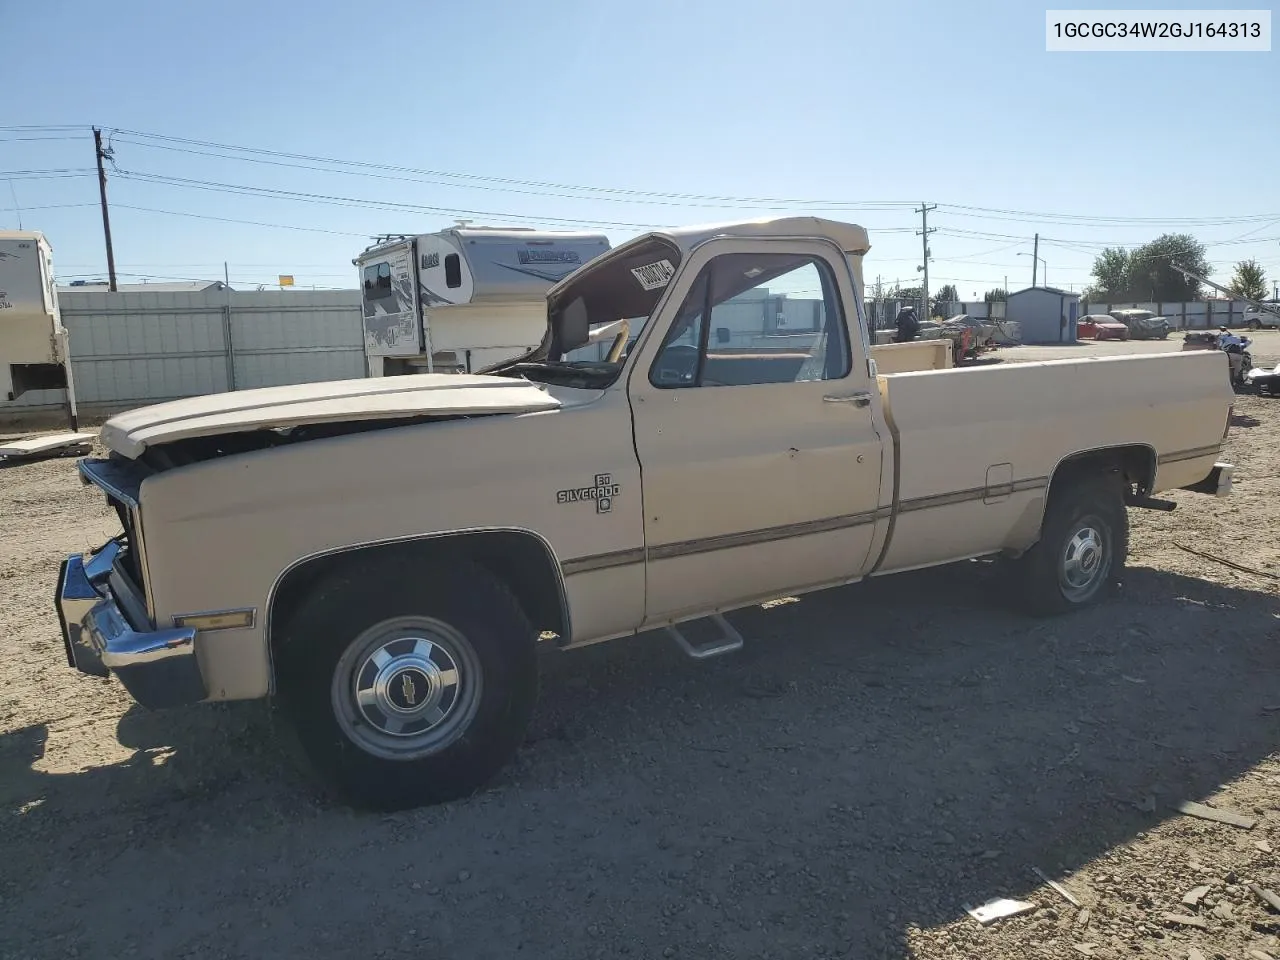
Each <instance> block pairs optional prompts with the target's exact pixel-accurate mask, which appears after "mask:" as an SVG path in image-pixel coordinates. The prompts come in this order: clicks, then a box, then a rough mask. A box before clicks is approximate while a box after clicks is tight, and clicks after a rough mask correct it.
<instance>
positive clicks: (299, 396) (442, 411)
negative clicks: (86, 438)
mask: <svg viewBox="0 0 1280 960" xmlns="http://www.w3.org/2000/svg"><path fill="white" fill-rule="evenodd" d="M559 406H560V401H558V400H557V399H555V398H554V397H552V396H551V395H550V394H549V393H547V392H546V390H545V389H543V387H542V386H541V385H539V384H535V383H530V382H529V381H527V380H519V379H512V378H509V377H492V376H482V375H475V374H457V373H425V374H414V375H410V376H395V377H373V378H367V379H360V380H331V381H327V382H323V383H304V384H296V385H290V386H284V387H264V388H259V389H256V390H237V391H233V392H231V393H215V394H209V395H206V396H199V397H187V398H185V399H182V400H174V401H171V402H169V403H160V404H155V405H154V406H149V407H141V408H139V409H137V410H130V411H129V412H128V413H122V414H120V415H119V416H115V417H112V418H111V419H110V420H108V421H107V422H106V423H105V424H104V425H103V427H102V432H101V434H100V439H101V441H102V443H103V444H104V445H105V446H106V447H107V448H108V449H110V450H112V451H115V452H116V453H119V454H120V455H121V456H125V457H128V458H130V459H136V458H137V457H139V456H141V455H142V453H143V452H144V451H145V450H146V449H147V448H148V447H155V446H158V445H160V444H165V443H172V442H173V441H175V440H185V439H188V438H191V437H212V436H219V435H224V434H230V433H246V432H249V431H252V430H270V429H275V428H281V427H296V426H300V425H303V424H317V423H346V422H355V421H367V420H382V419H403V418H405V417H430V416H448V417H456V416H477V415H485V414H500V413H530V412H533V411H537V410H554V409H556V408H558V407H559Z"/></svg>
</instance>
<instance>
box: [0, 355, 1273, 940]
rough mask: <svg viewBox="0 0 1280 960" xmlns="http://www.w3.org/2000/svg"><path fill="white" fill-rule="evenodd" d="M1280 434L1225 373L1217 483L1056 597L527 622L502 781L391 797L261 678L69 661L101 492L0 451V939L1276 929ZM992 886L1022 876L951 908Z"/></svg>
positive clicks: (978, 587)
mask: <svg viewBox="0 0 1280 960" xmlns="http://www.w3.org/2000/svg"><path fill="white" fill-rule="evenodd" d="M1278 342H1280V341H1278ZM1278 352H1280V351H1278ZM1010 359H1013V358H1010ZM1277 451H1280V401H1267V400H1259V399H1254V398H1241V399H1240V401H1239V402H1238V404H1237V406H1236V416H1235V422H1234V427H1233V430H1232V435H1231V438H1230V441H1229V445H1228V454H1229V457H1230V458H1231V459H1232V460H1233V461H1234V462H1235V463H1236V464H1237V465H1238V477H1237V483H1236V492H1235V495H1234V496H1233V497H1231V498H1230V499H1227V500H1215V499H1212V498H1207V497H1200V496H1195V495H1192V494H1176V495H1174V496H1173V497H1172V499H1175V500H1177V501H1178V504H1179V507H1178V509H1177V510H1176V511H1175V512H1173V513H1170V514H1165V513H1150V512H1144V511H1133V512H1132V515H1131V517H1132V523H1133V527H1134V535H1133V555H1132V559H1131V567H1130V570H1129V572H1128V573H1127V575H1126V577H1125V581H1124V584H1123V586H1122V588H1121V589H1120V591H1119V593H1118V595H1117V596H1116V597H1115V598H1114V599H1113V600H1110V601H1108V602H1107V603H1106V604H1104V605H1102V606H1099V607H1098V608H1096V609H1093V610H1091V611H1088V612H1085V613H1082V614H1080V615H1077V616H1073V617H1070V618H1067V619H1061V620H1055V621H1047V622H1041V621H1029V620H1026V619H1024V618H1022V617H1020V616H1017V615H1015V614H1013V613H1011V612H1008V610H1007V609H1006V608H1005V606H1004V604H1003V602H1002V597H1001V593H1002V580H1001V577H1000V573H999V570H998V568H996V567H994V566H993V565H990V564H985V563H970V564H963V565H960V566H957V567H953V568H948V569H945V570H938V571H930V572H927V573H922V574H912V575H904V576H900V577H894V578H890V579H887V580H885V581H882V582H877V583H870V584H862V585H857V586H853V587H848V588H843V589H840V590H835V591H830V592H826V593H823V594H819V595H811V596H808V597H806V598H804V599H802V600H801V601H799V602H795V603H784V604H780V605H775V606H773V607H771V608H770V609H763V608H760V609H751V610H747V611H743V612H741V613H739V614H735V615H734V616H733V620H734V621H735V623H736V624H737V625H738V627H739V629H740V630H741V631H742V632H743V633H744V634H745V635H746V637H747V638H748V648H747V649H746V650H745V651H744V652H743V653H742V654H740V655H737V656H734V657H731V658H723V659H719V660H713V661H709V662H707V663H701V664H700V663H695V662H693V661H690V660H688V659H686V658H684V657H683V656H682V655H681V654H680V653H679V652H678V651H677V650H676V649H674V647H673V646H672V645H670V644H669V643H668V642H666V641H664V640H663V639H662V638H661V637H660V636H646V637H642V638H639V639H636V640H634V641H631V642H625V641H624V642H620V643H616V644H605V645H602V646H600V647H593V648H589V649H587V650H584V651H581V652H578V653H572V654H557V653H555V652H554V651H550V652H548V654H547V656H546V660H545V672H544V679H543V693H542V700H541V705H540V707H539V711H538V715H537V717H536V720H535V724H534V728H533V730H532V732H531V735H530V738H529V742H528V743H527V745H526V747H525V748H524V750H523V751H522V753H521V754H520V756H519V758H518V759H517V761H516V762H515V763H514V764H513V765H512V766H511V767H510V768H508V770H507V771H506V772H505V774H504V775H503V776H502V777H501V778H500V779H499V781H498V782H496V783H495V784H494V785H493V786H492V788H491V789H490V790H488V791H486V792H484V793H483V794H481V795H478V796H476V797H475V798H473V799H471V800H469V801H466V802H461V803H457V804H453V805H450V806H445V807H436V808H431V809H424V810H419V811H415V812H411V813H406V814H399V815H394V816H377V815H364V814H358V813H354V812H352V811H350V810H347V809H344V808H342V807H338V806H334V805H332V804H331V803H329V802H328V801H327V800H325V799H323V798H322V796H321V794H320V793H319V791H318V790H317V789H316V787H315V786H314V784H313V783H311V782H310V780H309V779H308V778H307V776H306V775H305V774H303V773H300V772H298V771H299V768H298V766H297V764H296V762H295V760H294V758H293V756H292V755H291V754H290V753H289V752H288V751H287V750H286V747H285V744H286V743H287V742H288V740H287V739H286V738H285V737H284V736H283V735H282V733H281V732H280V731H279V730H278V728H277V723H276V721H274V720H273V718H272V715H271V712H270V710H269V708H268V707H267V705H266V704H264V703H244V704H231V705H219V706H205V707H194V708H188V709H181V710H175V711H170V712H163V713H152V712H147V711H144V710H141V709H139V708H137V707H134V706H132V705H131V702H130V700H129V699H128V697H127V696H126V695H125V694H124V692H123V690H122V689H121V688H120V686H119V685H118V684H116V683H114V682H112V681H99V680H95V679H92V678H88V677H84V676H80V675H78V674H76V673H75V672H74V671H72V670H71V669H70V668H69V667H68V666H67V665H66V662H65V660H64V659H63V653H62V647H61V641H60V639H59V636H58V625H57V619H56V616H55V614H54V611H53V608H52V606H51V601H52V596H53V590H54V579H55V576H56V573H57V568H58V563H59V560H60V559H61V557H62V556H63V555H65V554H67V553H70V552H74V551H79V550H82V549H85V548H87V547H89V546H91V545H96V544H97V543H100V542H101V541H102V540H103V539H105V538H106V537H107V536H108V535H110V534H111V533H113V532H114V531H115V529H116V526H115V521H114V518H113V516H112V515H111V514H109V513H108V512H107V510H106V508H105V505H104V503H103V502H102V500H101V498H100V497H99V496H97V495H95V494H94V493H93V492H92V491H91V490H89V489H85V488H83V487H81V486H80V485H79V483H78V482H77V480H76V477H75V470H74V463H73V461H71V460H53V461H46V462H42V463H34V464H27V465H23V466H16V467H11V468H8V469H3V470H0V958H3V960H18V958H23V960H26V958H44V957H59V958H61V957H79V958H86V957H103V958H125V957H155V958H178V957H208V958H219V957H226V958H241V957H243V958H250V957H252V958H261V957H269V956H279V957H293V956H307V957H313V958H336V957H359V958H373V957H405V958H408V957H450V958H511V957H515V956H527V957H538V958H597V957H609V958H613V957H619V956H627V957H635V958H650V957H653V958H657V957H662V958H671V957H682V958H695V957H696V958H721V957H723V958H729V957H733V958H748V957H751V958H754V957H761V958H763V957H774V958H822V957H859V958H861V957H867V958H878V957H918V958H943V957H947V958H954V957H966V958H969V957H972V958H979V957H980V958H1001V960H1015V958H1016V960H1025V958H1040V957H1044V958H1079V957H1081V956H1093V957H1099V958H1120V957H1142V958H1145V957H1152V958H1155V957H1159V958H1177V960H1184V958H1195V957H1200V958H1203V960H1210V958H1223V960H1228V958H1229V960H1236V958H1241V960H1243V958H1249V957H1254V958H1257V957H1265V956H1271V957H1276V958H1280V913H1277V912H1274V911H1272V910H1270V909H1268V907H1267V906H1266V905H1265V904H1264V903H1263V902H1262V901H1261V900H1260V899H1259V898H1258V897H1257V896H1256V895H1255V894H1254V892H1252V891H1251V889H1250V884H1251V883H1257V884H1260V885H1261V886H1262V887H1264V888H1270V889H1273V890H1275V891H1277V892H1280V860H1278V859H1277V858H1278V856H1280V752H1278V748H1280V688H1278V685H1277V678H1278V674H1277V669H1276V644H1277V639H1278V638H1280V580H1277V576H1278V575H1280V546H1277V542H1276V540H1275V531H1276V521H1277V517H1278V516H1280V499H1277V497H1278V496H1280V463H1278V462H1277ZM1183 546H1185V547H1191V548H1194V549H1196V550H1199V551H1202V552H1205V553H1209V554H1212V555H1214V556H1216V557H1218V558H1222V559H1224V560H1230V561H1231V562H1232V563H1236V564H1240V565H1243V566H1245V567H1248V568H1252V569H1253V570H1254V571H1258V572H1256V573H1246V572H1243V571H1241V570H1237V569H1234V568H1232V567H1230V566H1227V565H1225V564H1223V563H1219V562H1217V561H1215V560H1209V559H1204V558H1202V557H1200V556H1197V555H1194V554H1192V553H1189V552H1187V551H1186V550H1184V549H1182V547H1183ZM1181 801H1196V802H1199V803H1202V804H1212V805H1214V806H1215V807H1217V808H1218V809H1219V810H1223V811H1232V812H1235V813H1238V814H1241V815H1244V816H1246V817H1248V818H1250V819H1251V820H1252V821H1254V825H1253V826H1252V828H1250V829H1245V828H1242V827H1238V826H1230V825H1226V824H1220V823H1216V822H1211V821H1207V820H1202V819H1197V818H1193V817H1190V816H1187V815H1185V814H1183V813H1180V812H1179V811H1178V810H1177V809H1175V805H1176V804H1178V803H1179V802H1181ZM1033 867H1036V868H1039V869H1040V870H1042V871H1044V873H1045V874H1047V875H1048V876H1049V877H1052V878H1053V879H1054V880H1056V881H1058V882H1060V883H1061V884H1062V885H1063V887H1064V888H1065V889H1066V890H1068V892H1069V893H1070V894H1071V895H1072V896H1073V897H1074V898H1075V899H1076V900H1077V901H1078V902H1079V904H1080V905H1081V906H1080V908H1077V907H1076V906H1074V905H1072V904H1071V903H1069V902H1068V901H1067V900H1066V899H1064V897H1063V896H1061V895H1060V894H1059V893H1058V892H1056V891H1055V890H1054V889H1052V888H1051V887H1049V886H1048V885H1047V884H1046V883H1045V882H1044V880H1043V879H1041V877H1040V876H1038V875H1037V874H1036V873H1035V872H1033V869H1032V868H1033ZM1201 886H1204V887H1207V889H1205V890H1199V891H1196V892H1197V893H1199V894H1201V895H1202V896H1201V897H1200V899H1199V900H1198V902H1196V903H1195V905H1185V904H1184V903H1183V902H1182V901H1183V897H1184V895H1187V894H1189V893H1190V892H1191V891H1193V890H1194V889H1195V888H1198V887H1201ZM1001 896H1007V897H1014V898H1020V899H1026V900H1029V901H1031V902H1033V903H1035V904H1036V905H1037V908H1038V909H1036V910H1035V911H1034V912H1033V913H1030V914H1027V915H1023V916H1019V917H1015V918H1011V919H1006V920H1002V921H999V922H997V923H994V924H993V925H991V926H990V927H987V928H984V927H982V926H980V925H979V924H978V923H977V922H976V921H975V920H974V919H972V918H971V917H970V916H968V915H967V914H966V913H965V911H964V907H965V906H966V905H969V906H976V905H978V904H980V903H983V902H985V901H987V900H990V899H991V898H994V897H1001ZM1166 914H1176V915H1181V916H1182V917H1183V919H1182V920H1181V921H1171V920H1167V919H1165V915H1166ZM1197 951H1198V952H1197ZM1251 951H1262V952H1261V953H1258V952H1251Z"/></svg>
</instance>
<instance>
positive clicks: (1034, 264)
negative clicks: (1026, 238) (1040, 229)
mask: <svg viewBox="0 0 1280 960" xmlns="http://www.w3.org/2000/svg"><path fill="white" fill-rule="evenodd" d="M1039 267H1040V234H1038V233H1037V234H1036V246H1035V253H1033V254H1031V285H1032V286H1033V287H1034V286H1035V285H1036V277H1037V276H1038V274H1037V273H1036V271H1037V270H1038V269H1039ZM1048 272H1049V270H1048V268H1047V267H1046V268H1045V273H1048ZM1045 279H1046V280H1048V279H1049V278H1048V277H1045Z"/></svg>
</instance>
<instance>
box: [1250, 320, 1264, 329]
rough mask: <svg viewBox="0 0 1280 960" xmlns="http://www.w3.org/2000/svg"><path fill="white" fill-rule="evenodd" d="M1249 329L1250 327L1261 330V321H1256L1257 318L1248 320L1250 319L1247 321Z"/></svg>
mask: <svg viewBox="0 0 1280 960" xmlns="http://www.w3.org/2000/svg"><path fill="white" fill-rule="evenodd" d="M1249 329H1250V330H1261V329H1262V323H1261V321H1258V320H1250V321H1249Z"/></svg>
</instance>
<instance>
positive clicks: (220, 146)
mask: <svg viewBox="0 0 1280 960" xmlns="http://www.w3.org/2000/svg"><path fill="white" fill-rule="evenodd" d="M113 132H114V133H119V134H122V135H125V136H130V137H143V138H146V139H149V140H159V141H164V142H168V143H181V144H187V145H189V146H199V147H207V148H212V149H215V150H223V151H231V152H236V153H251V154H256V155H258V156H264V157H279V158H284V159H288V160H305V161H309V162H311V163H326V164H330V165H337V166H347V167H357V168H360V169H368V170H384V171H390V172H392V173H409V174H416V175H418V176H427V177H446V178H449V179H457V180H464V181H479V182H485V183H500V184H514V185H516V186H524V187H544V188H548V189H554V190H572V191H577V192H580V193H591V194H596V193H600V194H618V195H623V196H629V197H657V198H663V199H668V200H686V201H693V200H696V201H714V202H722V203H739V204H748V205H750V204H756V205H759V204H770V203H781V204H787V205H789V206H796V205H806V206H828V207H834V206H837V205H840V206H844V207H846V208H852V207H855V206H856V207H861V208H866V209H892V208H894V207H908V206H911V205H912V201H907V200H876V201H865V202H861V203H856V204H855V203H854V202H853V201H848V200H802V199H797V198H788V197H738V196H732V195H723V196H717V195H714V194H698V193H673V192H668V191H661V190H636V189H630V188H623V187H597V186H589V185H584V184H568V183H556V182H553V181H547V180H526V179H521V178H517V177H496V176H489V175H485V174H475V173H458V172H454V171H448V170H429V169H421V168H417V167H406V166H400V165H396V164H386V163H373V162H370V161H366V160H342V159H338V158H335V157H319V156H314V155H309V154H304V153H290V152H287V151H283V150H267V149H264V148H261V147H246V146H236V145H234V144H225V143H214V142H211V141H208V140H192V139H188V138H185V137H170V136H165V135H162V134H155V133H145V132H143V131H140V130H128V129H122V128H116V129H115V130H114V131H113ZM226 159H238V158H234V157H228V158H226Z"/></svg>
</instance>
